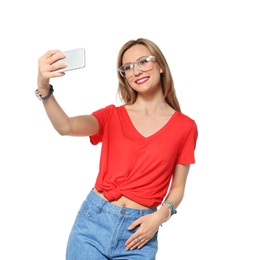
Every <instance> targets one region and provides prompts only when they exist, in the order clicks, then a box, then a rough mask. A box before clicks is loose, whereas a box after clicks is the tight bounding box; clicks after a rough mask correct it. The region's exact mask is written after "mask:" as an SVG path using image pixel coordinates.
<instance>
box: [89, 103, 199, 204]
mask: <svg viewBox="0 0 256 260" xmlns="http://www.w3.org/2000/svg"><path fill="white" fill-rule="evenodd" d="M92 115H93V116H95V117H96V118H97V120H98V122H99V126H100V130H99V133H98V134H96V135H93V136H90V141H91V143H92V144H94V145H96V144H98V143H99V142H102V148H101V149H102V150H101V158H100V166H99V173H98V177H97V180H96V183H95V188H96V189H97V190H99V191H102V192H103V194H104V196H105V197H106V198H107V199H108V200H109V201H113V200H117V199H119V198H120V197H121V196H122V195H123V196H126V197H127V198H129V199H131V200H133V201H135V202H137V203H139V204H142V205H145V206H148V207H153V206H154V207H157V206H159V205H160V204H161V203H162V200H163V199H164V197H165V196H166V193H167V191H168V188H169V184H170V180H171V177H172V174H173V170H174V166H175V164H193V163H195V158H194V150H195V147H196V140H197V126H196V123H195V122H194V120H192V119H190V118H189V117H187V116H186V115H184V114H182V113H180V112H175V113H174V114H173V116H172V117H171V119H170V120H169V121H168V122H167V123H166V125H165V126H163V127H162V128H161V129H160V130H159V131H157V132H156V133H154V134H153V135H151V136H149V137H143V136H142V135H141V134H140V133H139V132H138V131H137V130H136V128H135V127H134V125H133V124H132V121H131V120H130V117H129V115H128V112H127V110H126V108H125V107H124V106H120V107H115V106H114V105H110V106H107V107H105V108H103V109H100V110H98V111H95V112H93V113H92Z"/></svg>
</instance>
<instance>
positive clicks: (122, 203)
mask: <svg viewBox="0 0 256 260" xmlns="http://www.w3.org/2000/svg"><path fill="white" fill-rule="evenodd" d="M93 190H94V192H95V193H96V194H98V195H99V196H100V197H101V198H103V199H104V200H107V199H106V198H105V197H104V195H103V193H102V192H100V191H98V190H96V189H95V188H94V189H93ZM110 203H112V204H114V205H116V206H119V207H127V208H132V209H151V208H149V207H146V206H143V205H141V204H138V203H136V202H134V201H133V200H130V199H128V198H127V197H125V196H122V197H121V198H120V199H118V200H114V201H110Z"/></svg>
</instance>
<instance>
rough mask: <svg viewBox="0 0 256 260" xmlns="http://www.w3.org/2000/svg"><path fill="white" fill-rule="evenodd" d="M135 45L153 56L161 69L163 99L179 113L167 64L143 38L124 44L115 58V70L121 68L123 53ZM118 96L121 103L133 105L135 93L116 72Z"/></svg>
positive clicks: (178, 105)
mask: <svg viewBox="0 0 256 260" xmlns="http://www.w3.org/2000/svg"><path fill="white" fill-rule="evenodd" d="M136 44H141V45H144V46H145V47H147V48H148V50H149V51H150V53H151V54H152V55H153V56H155V58H156V60H157V62H158V63H159V65H160V67H161V68H162V69H163V72H162V73H161V85H162V91H163V96H164V99H165V101H166V102H167V104H169V105H170V106H171V107H172V108H173V109H175V110H176V111H181V109H180V104H179V101H178V99H177V96H176V93H175V88H174V83H173V79H172V74H171V71H170V68H169V66H168V63H167V61H166V59H165V57H164V55H163V53H162V51H161V50H160V49H159V47H158V46H157V45H156V44H155V43H153V42H152V41H150V40H148V39H145V38H138V39H137V40H130V41H128V42H126V43H125V44H124V45H123V47H121V49H120V51H119V54H118V58H117V68H119V67H120V66H122V60H123V56H124V53H125V52H126V51H127V50H128V49H129V48H131V47H132V46H134V45H136ZM118 94H119V96H120V98H121V101H122V102H124V103H125V104H133V103H134V102H135V100H136V98H137V92H136V91H134V90H133V89H132V88H131V87H130V85H129V83H128V81H127V80H126V78H124V77H122V76H121V75H120V73H119V72H118Z"/></svg>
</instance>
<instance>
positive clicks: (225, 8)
mask: <svg viewBox="0 0 256 260" xmlns="http://www.w3.org/2000/svg"><path fill="white" fill-rule="evenodd" d="M253 2H254V1H249V0H243V1H236V0H233V1H226V0H221V1H218V0H215V1H207V0H201V1H199V0H195V1H188V0H187V1H182V0H181V1H167V0H166V1H161V0H159V1H156V0H154V1H151V0H147V1H144V0H142V1H135V0H127V1H120V0H119V1H118V0H116V1H114V0H108V1H105V0H98V1H97V0H94V1H82V0H81V1H78V0H73V1H64V0H62V1H59V0H56V1H54V0H52V1H49V0H46V1H28V0H24V1H17V0H16V1H2V2H1V4H0V22H1V23H0V26H1V42H0V44H1V49H0V57H1V58H0V73H1V92H0V98H1V101H0V113H1V114H0V116H1V117H0V118H1V128H0V131H1V132H0V152H1V154H0V156H1V157H0V160H1V161H0V209H1V213H0V240H1V241H0V247H1V249H0V259H3V260H9V259H12V260H14V259H15V260H16V259H24V260H25V259H26V260H35V259H36V260H46V259H47V260H61V259H65V250H66V242H67V238H68V235H69V232H70V229H71V226H72V224H73V221H74V219H75V216H76V213H77V210H78V209H79V207H80V204H81V203H82V201H83V199H84V198H85V196H86V195H87V193H88V192H89V191H90V189H91V188H92V186H93V184H94V181H95V178H96V176H97V170H98V162H99V152H100V146H99V145H98V146H92V145H91V144H90V142H89V139H88V138H87V137H86V138H76V137H61V136H59V135H58V134H57V132H55V130H54V129H53V127H52V126H51V124H50V122H49V120H48V118H47V116H46V114H45V112H44V109H43V106H42V104H41V103H40V102H39V101H38V100H37V99H36V97H35V95H34V91H35V89H36V87H37V85H36V81H37V61H38V58H39V57H40V56H41V55H43V54H44V53H45V52H46V51H47V50H49V49H60V50H63V51H65V50H69V49H72V48H78V47H84V48H85V49H86V67H85V68H84V69H81V70H77V71H73V72H69V73H67V74H66V76H65V77H63V78H58V79H54V80H52V82H51V83H52V84H53V86H54V89H55V92H54V94H55V96H56V98H57V99H58V101H59V103H60V104H61V105H62V107H63V109H64V110H65V111H66V112H67V114H69V115H70V116H71V115H78V114H86V113H91V112H92V111H94V110H96V109H99V108H101V107H104V106H106V105H109V104H111V103H114V104H119V100H118V98H117V97H116V90H117V78H116V59H117V53H118V51H119V48H120V47H121V46H122V45H123V44H124V43H125V42H126V41H128V40H130V39H136V38H138V37H145V38H149V39H151V40H153V41H154V42H155V43H156V44H157V45H158V46H159V47H160V48H161V50H162V51H163V53H164V55H165V57H166V59H167V60H168V62H169V65H170V68H171V71H172V74H173V78H174V82H175V86H176V91H177V95H178V99H179V101H180V103H181V108H182V111H183V113H185V114H187V115H188V116H190V117H191V118H193V119H195V121H196V122H197V125H198V130H199V137H198V143H197V149H196V164H195V165H193V166H192V167H191V171H190V174H189V178H188V182H187V188H186V193H185V197H184V200H183V202H182V204H181V205H180V206H179V208H178V214H177V215H175V216H174V217H173V218H172V219H171V220H170V221H169V222H168V223H166V224H165V225H163V227H161V228H160V232H159V251H158V255H157V259H158V260H160V259H162V260H169V259H175V260H187V259H197V260H206V259H207V260H212V259H214V260H215V259H223V260H224V259H225V260H226V259H246V260H255V259H256V253H255V232H256V230H255V218H256V213H255V198H256V196H255V195H256V194H255V184H254V180H255V173H256V171H255V166H254V163H255V155H256V151H255V145H256V141H255V131H256V127H255V112H256V106H255V87H256V73H255V65H256V51H255V50H256V47H255V46H256V40H255V25H256V16H255V11H256V10H255V7H254V6H253Z"/></svg>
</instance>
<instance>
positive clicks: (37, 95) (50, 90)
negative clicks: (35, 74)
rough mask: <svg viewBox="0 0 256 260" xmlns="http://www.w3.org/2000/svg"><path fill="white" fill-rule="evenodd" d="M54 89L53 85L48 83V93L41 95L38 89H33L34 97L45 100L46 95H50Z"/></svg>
mask: <svg viewBox="0 0 256 260" xmlns="http://www.w3.org/2000/svg"><path fill="white" fill-rule="evenodd" d="M53 91H54V89H53V86H52V85H51V84H50V89H49V92H48V94H46V95H45V96H42V94H41V93H40V92H39V91H38V89H37V90H36V91H35V94H36V97H37V98H38V99H39V100H40V101H45V100H46V99H47V98H48V97H50V96H51V95H52V93H53Z"/></svg>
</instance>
